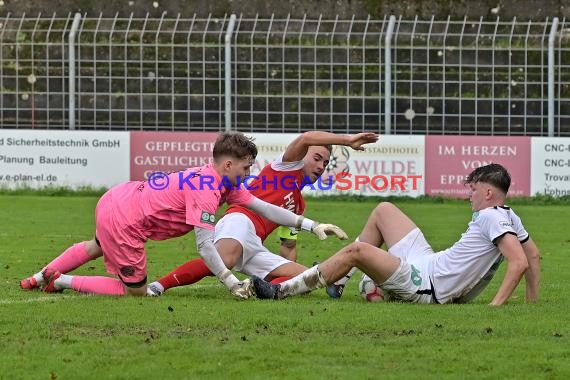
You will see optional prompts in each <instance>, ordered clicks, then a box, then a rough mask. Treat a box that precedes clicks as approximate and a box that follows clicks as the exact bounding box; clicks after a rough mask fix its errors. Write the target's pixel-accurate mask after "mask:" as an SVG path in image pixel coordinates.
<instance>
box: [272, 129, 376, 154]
mask: <svg viewBox="0 0 570 380" xmlns="http://www.w3.org/2000/svg"><path fill="white" fill-rule="evenodd" d="M376 141H378V135H377V134H376V133H372V132H362V133H357V134H355V135H340V134H335V133H330V132H324V131H309V132H305V133H302V134H300V135H299V136H298V137H297V138H295V140H293V141H291V143H290V144H289V145H288V146H287V149H286V150H285V152H284V153H283V162H294V161H300V160H302V159H303V157H305V155H306V154H307V151H308V150H309V147H310V146H313V145H321V146H322V145H344V146H350V147H351V148H352V149H354V150H364V148H363V147H362V145H365V144H370V143H375V142H376Z"/></svg>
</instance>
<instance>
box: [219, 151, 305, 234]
mask: <svg viewBox="0 0 570 380" xmlns="http://www.w3.org/2000/svg"><path fill="white" fill-rule="evenodd" d="M302 185H303V161H298V162H294V163H289V162H287V163H283V162H281V159H278V160H276V161H275V162H273V163H271V164H270V165H267V166H265V167H264V168H263V169H262V170H261V172H260V173H259V175H257V177H256V178H255V179H254V180H253V181H252V182H251V183H249V185H248V188H249V191H250V193H251V194H253V195H254V196H256V197H257V198H259V199H261V200H263V201H265V202H267V203H271V204H274V205H275V206H279V207H282V208H284V209H287V210H289V211H291V212H294V213H295V214H297V215H303V213H304V212H305V199H303V195H302V194H301V187H302ZM233 212H240V213H242V214H244V215H246V216H247V217H248V218H249V219H250V220H251V221H252V222H253V225H254V226H255V233H256V234H257V236H259V238H260V239H261V241H265V239H266V238H267V236H269V234H271V232H273V230H275V229H276V228H277V227H279V225H278V224H275V223H273V222H272V221H270V220H268V219H266V218H264V217H262V216H260V215H258V214H256V213H255V212H254V211H251V210H249V209H248V208H245V207H243V206H241V205H238V204H233V205H230V207H229V208H228V209H227V210H226V212H225V214H230V213H233Z"/></svg>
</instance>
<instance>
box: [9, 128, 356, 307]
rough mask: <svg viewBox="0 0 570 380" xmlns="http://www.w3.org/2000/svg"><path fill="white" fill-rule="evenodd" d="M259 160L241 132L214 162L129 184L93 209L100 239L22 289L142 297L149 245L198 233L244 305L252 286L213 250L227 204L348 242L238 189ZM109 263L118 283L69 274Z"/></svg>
mask: <svg viewBox="0 0 570 380" xmlns="http://www.w3.org/2000/svg"><path fill="white" fill-rule="evenodd" d="M256 156H257V147H256V146H255V144H254V143H253V141H252V140H251V139H250V138H249V137H246V136H245V135H243V134H242V133H237V132H225V133H221V134H220V135H219V136H218V138H217V140H216V142H215V144H214V149H213V158H214V162H213V163H212V164H208V165H204V166H202V167H198V168H189V169H186V170H185V171H183V172H177V173H172V174H169V175H166V174H164V173H154V174H156V175H155V176H152V175H151V176H150V177H149V180H148V181H129V182H125V183H122V184H119V185H117V186H115V187H113V188H111V189H110V190H109V191H107V192H106V193H105V194H103V196H102V197H101V199H100V200H99V202H98V203H97V206H96V208H95V237H94V238H93V239H92V240H89V241H84V242H81V243H77V244H75V245H73V246H71V247H70V248H68V249H67V250H66V251H64V252H63V253H62V254H61V255H59V256H58V257H57V258H55V259H54V260H53V261H52V262H50V263H49V264H48V265H46V266H45V267H44V268H43V269H42V270H41V271H39V272H38V273H36V274H34V275H33V276H31V277H29V278H26V279H24V280H22V281H21V282H20V286H21V288H22V289H26V290H29V289H39V288H41V289H42V290H43V291H44V292H48V293H51V292H61V291H63V290H64V289H73V290H76V291H78V292H82V293H89V294H105V295H136V296H144V295H146V293H147V285H146V282H147V267H146V264H147V260H146V251H145V243H146V241H147V240H165V239H169V238H174V237H178V236H182V235H185V234H186V233H188V232H190V231H192V230H194V231H195V234H196V245H197V248H198V253H199V254H200V256H201V257H202V258H203V259H204V261H205V263H206V265H207V266H208V268H209V269H210V270H211V272H212V273H214V275H215V276H216V277H217V278H218V279H219V280H220V282H222V283H223V284H224V285H225V286H226V287H227V288H228V289H229V290H230V292H231V294H233V295H234V296H236V297H238V298H248V297H250V296H251V295H252V286H251V282H250V281H249V280H245V281H239V280H238V278H237V277H235V276H234V275H233V273H232V272H231V271H230V270H228V269H227V267H226V266H225V265H224V262H223V261H222V259H221V258H220V255H219V254H218V252H217V250H216V247H215V245H214V243H213V239H214V225H215V222H216V220H215V214H216V211H217V209H218V207H219V206H220V205H222V204H223V203H228V204H240V205H244V206H245V207H247V208H249V209H252V210H254V211H255V212H257V213H259V214H260V215H263V216H264V217H266V218H268V219H270V220H272V221H274V222H275V223H278V224H281V225H285V226H291V227H296V228H300V229H302V230H306V231H311V232H312V233H314V234H315V235H317V236H318V237H319V238H320V239H325V238H326V237H327V235H331V234H334V235H336V236H338V237H339V238H341V239H346V238H347V236H346V234H345V233H344V231H342V229H340V228H339V227H337V226H335V225H331V224H320V223H318V222H314V221H312V220H310V219H308V218H304V217H303V216H300V215H297V214H294V213H293V212H291V211H288V210H285V209H283V208H281V207H277V206H274V205H272V204H269V203H267V202H264V201H262V200H260V199H258V198H256V197H255V196H253V195H252V194H250V193H249V191H248V190H246V188H245V187H244V186H240V182H241V181H242V180H243V179H244V178H245V177H247V176H248V175H249V172H250V168H251V166H252V164H253V162H254V160H255V157H256ZM101 256H103V259H104V261H105V266H106V269H107V271H108V272H109V273H110V274H113V275H115V276H116V277H104V276H75V275H67V274H66V273H68V272H70V271H72V270H74V269H76V268H78V267H79V266H81V265H83V264H85V263H86V262H88V261H90V260H93V259H95V258H98V257H101Z"/></svg>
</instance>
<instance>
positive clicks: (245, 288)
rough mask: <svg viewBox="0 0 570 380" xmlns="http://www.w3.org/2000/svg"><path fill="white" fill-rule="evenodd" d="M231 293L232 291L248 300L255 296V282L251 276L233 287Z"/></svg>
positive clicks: (238, 296)
mask: <svg viewBox="0 0 570 380" xmlns="http://www.w3.org/2000/svg"><path fill="white" fill-rule="evenodd" d="M230 293H232V295H234V296H236V297H237V298H240V299H243V300H246V299H248V298H249V297H253V295H254V294H255V293H254V290H253V282H251V280H250V279H249V278H248V279H245V280H243V281H240V282H238V283H237V284H235V285H234V286H232V287H231V289H230Z"/></svg>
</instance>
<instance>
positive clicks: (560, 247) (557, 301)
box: [0, 194, 570, 379]
mask: <svg viewBox="0 0 570 380" xmlns="http://www.w3.org/2000/svg"><path fill="white" fill-rule="evenodd" d="M96 202H97V197H93V196H66V197H49V196H34V195H8V194H2V195H0V220H1V222H0V223H1V229H0V252H1V253H0V273H1V276H0V279H1V284H2V285H3V286H2V290H3V292H2V294H1V295H0V342H1V344H0V368H1V369H2V370H1V372H0V378H6V379H19V378H22V379H24V378H26V379H28V378H35V379H43V378H51V379H55V378H57V379H80V378H94V379H99V378H114V379H141V378H164V379H171V378H188V379H196V378H200V379H220V378H224V377H225V378H227V379H234V378H247V379H267V378H279V379H345V378H355V379H367V378H370V379H372V378H374V379H376V378H382V379H386V378H387V379H400V378H437V379H470V378H471V379H496V378H513V379H515V378H516V379H567V378H570V323H569V322H570V321H569V317H568V312H569V311H570V301H568V297H567V296H568V293H569V291H570V277H569V275H568V273H570V237H569V236H570V235H569V234H568V221H569V220H570V205H568V204H566V205H565V204H558V205H545V204H544V202H541V203H540V204H536V203H538V202H535V201H532V200H528V201H526V202H519V203H520V204H517V205H516V207H515V210H516V211H517V213H518V214H519V215H520V216H521V217H522V218H523V221H524V222H525V226H526V227H527V229H528V230H529V232H530V233H531V235H532V236H533V238H534V240H535V241H536V242H537V243H538V245H539V247H540V249H541V254H542V286H541V299H540V301H539V302H538V303H536V304H525V303H524V284H523V285H522V286H519V288H518V289H517V290H516V292H515V294H514V297H513V298H512V299H511V301H510V302H509V304H507V305H506V306H504V307H498V308H493V307H490V306H488V305H487V303H488V302H489V301H490V300H491V298H492V297H493V295H494V291H495V290H496V289H497V287H498V285H499V282H500V279H501V278H502V274H503V270H504V265H503V266H502V268H501V271H500V272H499V274H498V275H497V277H496V278H495V279H494V280H493V282H492V283H491V285H490V286H489V288H488V289H487V290H486V291H485V292H484V293H483V294H482V295H481V296H480V297H479V298H478V299H477V300H476V301H475V302H474V303H473V304H469V305H441V306H436V305H410V304H400V303H390V304H367V303H365V302H364V301H363V300H362V299H361V298H360V296H358V294H357V283H358V281H357V280H353V281H351V282H350V283H349V285H348V287H347V289H346V290H345V295H344V296H343V298H342V299H341V300H332V299H329V298H328V296H327V295H326V294H325V292H324V291H323V290H318V291H316V292H314V293H312V294H310V295H305V296H301V297H296V298H290V299H287V300H284V301H280V302H274V301H260V300H247V301H238V300H235V299H233V298H232V297H231V296H230V294H229V293H228V292H227V291H226V290H225V289H224V288H223V287H222V286H221V285H219V284H218V283H217V282H216V281H215V280H213V279H206V280H203V281H202V282H200V283H199V284H197V285H194V286H190V287H185V288H178V289H173V290H171V291H169V292H167V293H166V294H165V295H164V296H163V297H161V298H128V297H125V298H120V297H102V296H85V295H80V294H77V293H74V292H72V291H66V292H65V293H63V294H42V293H40V292H24V291H21V290H20V289H19V287H18V281H19V280H20V279H21V278H23V277H25V276H28V275H30V274H31V273H33V272H35V271H37V270H39V269H40V268H41V267H42V266H43V265H45V264H46V263H47V262H48V261H49V260H51V259H52V258H53V257H55V256H56V255H58V254H59V253H60V252H61V251H63V250H64V249H65V248H67V247H68V246H69V245H71V244H72V243H74V242H77V241H81V240H85V239H88V238H90V237H91V236H92V234H93V228H94V226H93V208H94V206H95V203H96ZM395 203H396V204H397V205H398V206H399V207H401V208H402V209H403V210H404V211H405V212H407V213H408V214H409V215H410V216H411V217H412V218H413V219H414V220H415V221H416V222H417V223H418V225H419V226H420V227H422V229H423V230H424V232H425V234H426V237H427V239H428V240H429V241H430V242H431V243H432V245H433V247H434V248H435V249H442V248H446V247H447V246H449V245H450V244H452V243H453V242H454V241H455V240H457V239H458V237H459V235H460V234H461V232H463V231H464V230H465V227H466V224H467V222H468V221H469V220H470V218H471V213H470V210H469V205H468V204H467V203H466V202H460V201H444V202H436V201H430V200H399V201H398V200H397V201H395ZM308 204H309V207H308V212H307V215H308V216H309V217H312V218H315V219H317V220H321V221H328V222H334V223H337V224H339V225H340V226H342V227H343V228H345V229H346V231H347V232H348V233H349V235H350V236H351V238H354V237H355V236H356V235H357V233H358V232H359V230H360V228H361V227H362V225H363V223H364V221H365V219H366V217H367V216H368V214H369V212H370V210H372V208H373V207H374V206H375V201H374V200H364V201H359V202H356V201H350V200H346V199H335V200H327V199H309V201H308ZM267 245H268V247H269V248H270V249H272V250H274V251H275V250H277V246H278V243H277V239H276V238H274V237H270V238H269V239H268V242H267ZM342 245H343V243H342V242H340V241H337V240H334V239H328V240H326V241H324V242H319V241H318V240H317V239H316V238H315V237H313V236H311V235H309V234H306V233H305V234H302V235H301V237H300V240H299V258H300V259H299V261H300V262H301V263H303V264H305V265H310V264H311V263H312V262H313V260H321V261H322V260H324V259H325V258H326V257H328V256H329V255H330V254H332V253H333V252H335V251H336V250H337V249H339V248H340V247H342ZM147 248H148V252H149V277H150V278H151V279H154V278H156V277H158V276H161V275H163V274H165V273H167V272H168V271H170V270H171V269H172V268H173V267H175V266H176V265H178V264H180V263H182V262H184V261H185V260H186V259H189V258H194V257H196V256H197V254H196V250H195V245H194V240H193V236H192V234H190V235H189V236H186V237H183V238H178V239H172V240H169V241H164V242H149V243H148V245H147ZM75 273H82V274H90V275H105V271H104V269H103V264H102V260H101V259H99V260H96V261H94V262H90V263H88V264H87V265H85V266H84V267H82V268H80V269H78V270H77V271H75ZM358 277H359V275H358Z"/></svg>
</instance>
